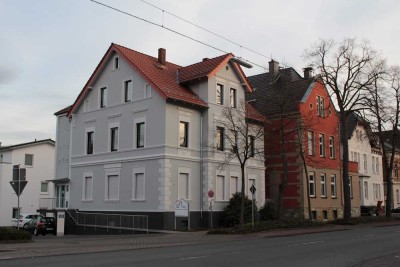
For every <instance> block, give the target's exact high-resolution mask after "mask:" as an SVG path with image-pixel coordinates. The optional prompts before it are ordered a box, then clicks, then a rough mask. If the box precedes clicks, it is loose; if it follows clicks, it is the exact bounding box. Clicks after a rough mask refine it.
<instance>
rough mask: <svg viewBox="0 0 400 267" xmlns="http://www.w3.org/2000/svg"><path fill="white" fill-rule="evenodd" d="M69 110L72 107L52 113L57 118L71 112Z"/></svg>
mask: <svg viewBox="0 0 400 267" xmlns="http://www.w3.org/2000/svg"><path fill="white" fill-rule="evenodd" d="M71 108H72V105H71V106H68V107H65V108H63V109H61V110H59V111H57V112H56V113H54V115H56V116H59V115H62V114H67V113H68V112H69V111H70V110H71Z"/></svg>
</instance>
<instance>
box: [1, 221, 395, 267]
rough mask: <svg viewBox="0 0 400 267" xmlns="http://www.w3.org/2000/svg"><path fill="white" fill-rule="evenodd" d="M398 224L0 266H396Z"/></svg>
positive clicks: (7, 262) (18, 261)
mask: <svg viewBox="0 0 400 267" xmlns="http://www.w3.org/2000/svg"><path fill="white" fill-rule="evenodd" d="M399 238H400V226H386V227H364V228H354V229H351V230H341V231H331V232H324V233H314V234H303V235H296V236H286V237H260V238H254V239H244V240H233V241H228V242H219V243H205V244H196V245H184V246H171V247H164V248H148V249H136V250H124V251H115V252H102V253H86V254H74V255H63V256H48V257H36V258H25V259H14V260H2V261H0V266H2V267H3V266H57V267H62V266H78V265H79V266H382V265H384V266H400V247H399Z"/></svg>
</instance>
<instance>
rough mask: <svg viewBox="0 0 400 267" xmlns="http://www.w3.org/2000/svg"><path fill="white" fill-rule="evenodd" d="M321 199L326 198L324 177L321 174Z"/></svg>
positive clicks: (323, 174)
mask: <svg viewBox="0 0 400 267" xmlns="http://www.w3.org/2000/svg"><path fill="white" fill-rule="evenodd" d="M321 197H326V175H325V173H321Z"/></svg>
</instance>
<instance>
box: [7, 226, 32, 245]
mask: <svg viewBox="0 0 400 267" xmlns="http://www.w3.org/2000/svg"><path fill="white" fill-rule="evenodd" d="M30 240H32V235H31V234H30V233H28V232H26V231H24V230H22V229H20V230H18V229H16V228H13V227H0V242H7V241H25V242H26V241H30Z"/></svg>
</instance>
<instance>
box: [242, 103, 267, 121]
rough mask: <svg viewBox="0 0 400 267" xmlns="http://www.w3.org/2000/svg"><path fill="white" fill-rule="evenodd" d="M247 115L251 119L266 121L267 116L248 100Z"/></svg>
mask: <svg viewBox="0 0 400 267" xmlns="http://www.w3.org/2000/svg"><path fill="white" fill-rule="evenodd" d="M246 117H247V118H248V119H251V120H255V121H259V122H265V121H266V118H265V117H264V116H263V115H262V114H261V113H260V112H258V111H257V110H256V109H255V108H254V107H253V106H252V105H251V104H249V103H247V102H246Z"/></svg>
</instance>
